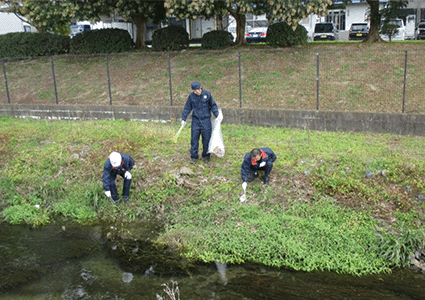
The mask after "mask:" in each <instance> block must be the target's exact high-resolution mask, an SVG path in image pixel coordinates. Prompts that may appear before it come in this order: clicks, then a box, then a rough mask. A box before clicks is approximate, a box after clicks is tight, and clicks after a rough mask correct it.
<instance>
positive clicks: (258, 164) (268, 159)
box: [241, 148, 277, 191]
mask: <svg viewBox="0 0 425 300" xmlns="http://www.w3.org/2000/svg"><path fill="white" fill-rule="evenodd" d="M276 158H277V157H276V154H274V152H273V151H272V150H271V149H270V148H256V149H253V150H252V151H251V152H249V153H247V154H245V157H244V160H243V163H242V167H241V177H242V181H243V183H242V188H243V190H244V191H245V190H246V186H247V182H248V181H249V182H251V181H253V180H254V179H255V178H256V177H257V176H258V171H259V170H264V184H269V174H270V172H271V170H272V169H273V163H274V161H275V160H276Z"/></svg>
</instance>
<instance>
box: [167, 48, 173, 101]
mask: <svg viewBox="0 0 425 300" xmlns="http://www.w3.org/2000/svg"><path fill="white" fill-rule="evenodd" d="M167 61H168V85H169V87H170V105H171V106H173V85H172V81H171V61H170V52H167Z"/></svg>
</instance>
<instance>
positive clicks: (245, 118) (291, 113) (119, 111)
mask: <svg viewBox="0 0 425 300" xmlns="http://www.w3.org/2000/svg"><path fill="white" fill-rule="evenodd" d="M182 109H183V108H182V107H172V106H159V107H150V106H149V107H143V106H110V105H105V106H94V105H93V106H74V105H15V104H0V115H9V116H13V117H19V118H44V119H59V120H60V119H64V120H70V119H71V120H73V119H75V120H78V119H81V120H101V119H108V120H113V119H126V120H136V121H161V122H175V121H179V120H180V118H181V112H182ZM223 116H224V120H223V123H224V124H226V123H227V124H230V123H233V124H247V125H253V126H276V127H292V128H302V129H311V130H321V131H358V132H378V133H394V134H403V135H407V134H410V135H419V136H423V135H425V115H417V114H391V113H362V112H329V111H301V110H267V109H255V110H254V109H230V108H223Z"/></svg>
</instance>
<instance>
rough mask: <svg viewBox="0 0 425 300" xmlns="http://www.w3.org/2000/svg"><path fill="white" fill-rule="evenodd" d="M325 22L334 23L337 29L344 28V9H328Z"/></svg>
mask: <svg viewBox="0 0 425 300" xmlns="http://www.w3.org/2000/svg"><path fill="white" fill-rule="evenodd" d="M326 22H329V23H334V24H335V26H336V29H338V30H345V10H339V9H335V10H330V11H329V14H328V15H327V16H326Z"/></svg>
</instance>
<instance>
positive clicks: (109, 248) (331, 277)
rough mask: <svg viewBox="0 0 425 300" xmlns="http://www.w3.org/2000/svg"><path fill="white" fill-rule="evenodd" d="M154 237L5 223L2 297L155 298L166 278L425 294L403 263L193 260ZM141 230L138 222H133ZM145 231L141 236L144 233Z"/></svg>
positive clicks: (226, 289)
mask: <svg viewBox="0 0 425 300" xmlns="http://www.w3.org/2000/svg"><path fill="white" fill-rule="evenodd" d="M142 225H143V224H137V225H134V226H135V227H136V226H137V227H138V228H143V229H141V230H145V231H146V232H145V233H146V239H145V240H143V241H140V240H135V239H131V238H128V239H121V240H120V239H115V238H113V237H114V231H115V230H116V228H114V227H113V226H110V225H92V226H82V225H77V224H59V223H55V224H51V225H47V226H43V227H39V228H31V227H28V226H17V225H9V224H6V223H1V224H0V261H1V263H0V278H1V280H0V299H2V300H16V299H19V300H25V299H32V300H34V299H43V300H45V299H84V300H86V299H150V300H156V299H157V297H156V295H157V294H158V295H160V296H161V297H162V298H163V299H164V300H170V299H171V298H170V297H169V296H168V295H167V294H166V293H165V292H164V291H163V289H164V287H165V286H164V285H163V284H167V285H168V287H170V288H172V287H173V282H174V283H175V286H178V289H179V292H180V298H177V297H176V299H181V300H192V299H196V300H199V299H226V300H233V299H234V300H243V299H247V300H248V299H258V300H260V299H261V300H265V299H301V300H302V299H385V300H392V299H425V274H423V273H418V272H413V271H409V270H396V271H393V273H391V274H381V275H370V276H362V277H355V276H351V275H344V274H335V273H331V272H311V273H307V272H296V271H292V270H285V269H273V268H268V267H264V266H261V265H255V264H243V265H226V264H222V263H213V264H202V263H199V264H194V265H193V264H189V265H188V264H187V263H186V262H185V261H184V259H183V258H181V256H179V255H176V254H175V253H173V251H172V249H155V248H154V246H153V245H152V244H151V243H150V242H149V241H150V240H151V239H153V237H154V236H155V234H156V230H157V228H156V227H155V226H148V225H146V224H145V226H142ZM132 230H133V229H132ZM139 236H140V235H139Z"/></svg>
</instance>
